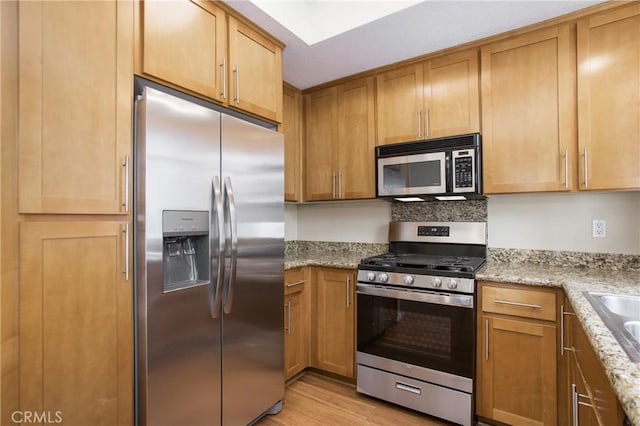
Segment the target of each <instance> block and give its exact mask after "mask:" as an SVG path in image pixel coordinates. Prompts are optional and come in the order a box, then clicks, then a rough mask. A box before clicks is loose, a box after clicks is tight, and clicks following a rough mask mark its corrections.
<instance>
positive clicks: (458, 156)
mask: <svg viewBox="0 0 640 426" xmlns="http://www.w3.org/2000/svg"><path fill="white" fill-rule="evenodd" d="M452 154H453V192H473V191H474V189H475V183H476V182H475V180H476V179H475V164H474V161H475V151H474V150H473V149H468V150H463V151H453V153H452Z"/></svg>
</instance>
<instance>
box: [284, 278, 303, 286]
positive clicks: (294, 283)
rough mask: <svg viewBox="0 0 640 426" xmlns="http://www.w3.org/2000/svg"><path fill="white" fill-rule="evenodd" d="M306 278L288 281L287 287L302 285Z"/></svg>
mask: <svg viewBox="0 0 640 426" xmlns="http://www.w3.org/2000/svg"><path fill="white" fill-rule="evenodd" d="M304 283H305V280H300V281H294V282H292V283H287V287H295V286H297V285H301V284H304Z"/></svg>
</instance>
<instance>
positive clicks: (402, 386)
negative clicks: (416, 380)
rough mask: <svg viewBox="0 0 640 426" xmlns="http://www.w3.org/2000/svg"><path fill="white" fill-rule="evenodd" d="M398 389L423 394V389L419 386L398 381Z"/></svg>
mask: <svg viewBox="0 0 640 426" xmlns="http://www.w3.org/2000/svg"><path fill="white" fill-rule="evenodd" d="M396 389H400V390H403V391H407V392H411V393H415V394H416V395H422V389H420V388H419V387H417V386H411V385H409V384H407V383H402V382H396Z"/></svg>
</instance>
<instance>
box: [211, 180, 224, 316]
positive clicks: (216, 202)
mask: <svg viewBox="0 0 640 426" xmlns="http://www.w3.org/2000/svg"><path fill="white" fill-rule="evenodd" d="M212 188H213V194H212V195H213V200H212V204H213V205H212V206H211V212H212V214H211V232H213V230H214V229H215V228H216V227H217V231H218V239H217V243H218V268H217V274H216V275H215V277H216V280H215V284H214V281H213V277H214V267H213V253H215V246H214V243H215V242H216V241H215V238H213V237H210V238H209V240H210V241H211V260H212V262H211V265H210V267H211V271H210V272H211V273H210V275H209V276H210V277H211V279H210V281H211V285H210V290H209V310H210V311H211V318H218V317H219V316H220V307H221V305H222V282H223V278H224V251H225V247H224V244H225V232H224V214H223V213H224V201H223V199H222V197H223V194H222V188H221V187H220V178H219V177H218V176H214V178H213V185H212Z"/></svg>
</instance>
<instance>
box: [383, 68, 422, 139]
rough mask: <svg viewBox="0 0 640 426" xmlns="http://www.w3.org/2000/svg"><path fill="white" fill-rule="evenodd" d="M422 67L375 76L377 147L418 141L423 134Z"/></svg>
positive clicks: (396, 70) (400, 69) (402, 69)
mask: <svg viewBox="0 0 640 426" xmlns="http://www.w3.org/2000/svg"><path fill="white" fill-rule="evenodd" d="M422 73H423V69H422V65H421V64H419V65H409V66H406V67H403V68H399V69H394V70H391V71H388V72H385V73H382V74H379V75H377V76H376V90H377V96H378V98H377V110H378V114H377V127H378V136H377V138H378V143H377V144H378V145H385V144H391V143H397V142H407V141H415V140H417V139H419V138H420V137H421V135H422V130H421V128H422V127H421V126H422V119H423V117H422V106H423V93H422V86H423V75H422Z"/></svg>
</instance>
